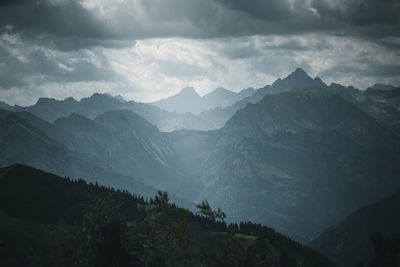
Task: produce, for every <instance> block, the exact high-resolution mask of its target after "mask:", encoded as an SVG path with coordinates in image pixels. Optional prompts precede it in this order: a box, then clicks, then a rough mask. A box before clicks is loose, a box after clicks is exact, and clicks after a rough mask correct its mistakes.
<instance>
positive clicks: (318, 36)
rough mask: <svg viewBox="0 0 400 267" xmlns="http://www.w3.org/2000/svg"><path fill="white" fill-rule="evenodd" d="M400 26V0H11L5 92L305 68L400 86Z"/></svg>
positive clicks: (204, 79) (2, 68) (4, 43)
mask: <svg viewBox="0 0 400 267" xmlns="http://www.w3.org/2000/svg"><path fill="white" fill-rule="evenodd" d="M399 33H400V2H399V1H398V0H355V1H346V0H335V1H332V0H319V1H317V0H270V1H265V0H254V1H245V0H229V1H228V0H202V1H197V0H168V1H166V0H129V1H128V0H118V1H109V0H82V1H80V0H76V1H73V0H37V1H34V0H18V1H15V0H13V1H2V2H1V4H0V98H1V99H4V100H7V101H9V102H12V103H20V104H26V103H31V102H33V101H34V100H35V98H37V97H38V96H41V95H46V96H52V97H61V98H62V97H65V96H67V95H68V94H74V96H75V97H81V96H85V95H86V94H87V93H91V92H94V91H102V90H103V91H107V92H111V93H122V94H123V95H125V96H126V97H128V98H129V97H132V98H135V99H139V100H144V101H152V100H155V99H157V98H159V97H165V96H168V95H170V94H172V93H174V92H176V91H177V90H179V89H180V88H181V87H184V86H188V85H192V86H194V87H195V88H196V89H198V90H199V91H200V92H202V93H205V92H208V91H210V90H211V89H213V88H214V87H217V86H224V87H227V88H229V89H233V90H239V89H241V88H246V87H249V86H254V87H260V86H263V85H265V84H267V83H270V82H272V81H273V80H274V79H275V78H277V77H279V76H283V75H286V74H287V73H288V72H290V71H291V70H293V69H294V68H296V67H298V66H301V67H303V68H304V69H306V70H308V71H309V72H310V73H311V74H312V75H317V76H320V77H321V78H323V79H325V80H327V81H328V82H329V81H337V82H342V83H344V84H347V85H350V84H351V85H354V86H356V87H366V86H368V85H370V84H372V83H374V82H377V81H379V82H386V83H394V84H395V85H400V63H398V62H400V60H399V59H400V52H399V51H400V49H399V48H400V34H399ZM49 88H54V89H49ZM79 88H80V89H79Z"/></svg>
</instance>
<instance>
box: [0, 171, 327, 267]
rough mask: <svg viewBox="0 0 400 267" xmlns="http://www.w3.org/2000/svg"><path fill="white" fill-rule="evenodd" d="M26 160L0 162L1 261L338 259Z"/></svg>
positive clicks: (203, 210) (262, 262) (218, 214)
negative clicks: (33, 165) (24, 163)
mask: <svg viewBox="0 0 400 267" xmlns="http://www.w3.org/2000/svg"><path fill="white" fill-rule="evenodd" d="M197 207H198V209H199V212H198V213H197V214H193V213H191V212H189V211H188V210H185V209H182V208H178V207H176V206H175V205H174V204H171V203H170V202H169V200H168V195H167V194H166V193H163V192H159V193H158V195H157V196H155V198H153V199H149V200H145V199H143V198H142V197H139V196H135V195H132V194H130V193H128V192H125V191H119V190H118V191H116V190H113V189H110V188H106V187H103V186H98V185H97V184H96V185H94V184H87V183H86V182H85V181H83V180H78V181H72V180H70V179H63V178H60V177H58V176H55V175H52V174H49V173H45V172H42V171H39V170H36V169H32V168H29V167H26V166H21V165H13V166H10V167H6V168H2V169H0V266H327V267H329V266H335V265H334V264H333V263H331V262H330V261H329V260H327V259H326V258H324V257H323V256H321V255H320V254H318V253H316V252H315V251H313V250H312V249H310V248H308V247H305V246H302V245H300V244H299V243H297V242H295V241H293V240H291V239H289V238H287V237H284V236H283V235H281V234H279V233H277V232H275V231H274V230H273V229H271V228H268V227H265V226H261V225H259V224H254V223H250V222H247V223H240V224H229V225H227V224H226V223H225V222H224V218H225V214H224V213H223V212H222V211H220V210H217V211H215V210H212V209H211V207H210V206H209V205H208V203H207V201H204V202H202V203H201V204H199V205H198V206H197Z"/></svg>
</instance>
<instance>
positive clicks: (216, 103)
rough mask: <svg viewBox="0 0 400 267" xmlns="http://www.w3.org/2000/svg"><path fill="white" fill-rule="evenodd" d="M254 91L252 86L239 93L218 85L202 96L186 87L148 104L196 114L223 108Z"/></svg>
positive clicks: (191, 88)
mask: <svg viewBox="0 0 400 267" xmlns="http://www.w3.org/2000/svg"><path fill="white" fill-rule="evenodd" d="M254 92H255V90H254V89H253V88H248V89H244V90H242V91H240V92H239V93H235V92H232V91H230V90H227V89H225V88H222V87H219V88H216V89H215V90H213V91H212V92H210V93H208V94H206V95H204V96H200V95H199V94H198V93H197V92H196V90H195V89H194V88H193V87H187V88H184V89H182V90H181V91H180V92H179V93H177V94H176V95H173V96H170V97H168V98H165V99H161V100H159V101H156V102H153V103H150V104H152V105H155V106H157V107H159V108H162V109H165V110H168V111H172V112H178V113H185V112H191V113H193V114H198V113H200V112H202V111H205V110H209V109H212V108H215V107H222V108H223V107H227V106H231V105H233V104H234V103H235V102H237V101H239V100H241V99H243V98H245V97H248V96H251V95H252V94H254Z"/></svg>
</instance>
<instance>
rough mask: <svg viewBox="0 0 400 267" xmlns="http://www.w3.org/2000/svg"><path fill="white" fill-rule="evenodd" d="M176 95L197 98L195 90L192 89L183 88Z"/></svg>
mask: <svg viewBox="0 0 400 267" xmlns="http://www.w3.org/2000/svg"><path fill="white" fill-rule="evenodd" d="M178 95H185V96H196V97H197V96H199V94H198V93H197V92H196V90H195V89H194V88H193V87H185V88H183V89H182V90H180V91H179V93H178Z"/></svg>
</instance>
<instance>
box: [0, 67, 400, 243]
mask: <svg viewBox="0 0 400 267" xmlns="http://www.w3.org/2000/svg"><path fill="white" fill-rule="evenodd" d="M372 90H375V89H372ZM397 90H398V89H396V88H394V89H392V90H390V91H387V90H381V91H382V92H383V93H382V95H380V92H381V91H380V92H379V97H381V98H379V99H383V100H380V101H385V103H383V102H380V103H382V105H383V107H381V108H379V106H376V107H375V106H374V108H373V109H372V108H371V106H370V105H369V104H368V101H364V100H363V99H365V97H366V95H367V96H368V98H371V97H372V96H370V95H369V94H370V93H369V91H368V90H367V91H360V90H357V89H354V88H352V87H344V86H341V85H338V84H331V85H329V86H328V85H326V84H325V83H324V82H322V81H321V80H320V79H319V78H314V79H313V78H311V77H309V76H308V75H307V74H306V73H305V72H304V71H303V70H301V69H297V70H296V71H294V72H293V73H292V74H290V75H289V76H287V77H286V78H284V79H278V80H277V81H276V82H274V83H273V84H272V85H268V86H265V87H264V88H260V89H258V90H256V91H255V93H254V94H252V95H250V96H247V97H245V98H242V99H241V100H239V101H238V102H236V103H234V104H233V105H231V106H228V107H223V106H222V107H217V108H214V109H211V110H209V111H203V112H201V113H200V114H198V115H193V114H191V113H185V114H179V113H172V112H169V111H163V110H161V109H160V108H158V107H155V106H152V105H149V104H142V103H136V102H133V101H129V102H127V101H124V100H123V99H122V100H121V99H116V98H114V97H110V96H107V95H101V94H94V95H93V96H91V97H89V98H84V99H82V100H80V101H76V100H74V99H72V98H67V99H65V100H63V101H56V100H52V99H40V100H39V101H38V102H37V103H36V104H35V105H33V106H30V107H18V106H14V107H11V106H6V105H5V104H2V106H4V108H6V109H8V111H5V110H3V111H1V113H0V118H1V120H2V123H1V124H0V125H1V131H0V133H1V136H0V139H1V141H0V149H1V151H4V153H2V155H1V156H0V166H7V165H10V164H14V163H19V164H25V165H29V166H33V167H36V168H40V169H43V170H45V171H50V172H53V173H55V174H58V175H61V176H70V177H85V178H86V179H88V180H89V181H96V180H97V181H99V182H100V183H101V184H104V185H107V186H113V187H118V188H125V189H128V190H129V191H131V192H136V193H141V194H143V193H142V192H141V190H144V191H145V190H148V191H146V192H149V194H150V193H151V192H152V190H154V189H153V188H156V189H162V190H167V191H169V192H170V193H171V194H173V195H174V196H175V197H176V199H178V200H179V201H180V203H183V205H186V206H190V203H193V202H199V201H200V200H202V199H207V200H208V201H209V202H210V203H211V204H212V205H213V206H216V207H220V208H221V209H223V210H224V211H225V212H226V213H227V214H228V220H231V221H243V220H252V221H254V222H258V223H263V224H266V225H270V226H272V227H274V228H275V229H276V230H278V231H280V232H282V233H285V234H287V235H289V236H290V237H292V238H295V239H297V240H299V241H302V242H304V243H307V242H308V241H310V240H311V239H313V238H315V237H317V236H318V235H319V234H320V233H321V232H322V231H323V230H325V229H326V228H327V227H328V226H330V225H333V224H335V223H337V222H339V221H340V220H342V219H343V218H345V216H347V215H348V214H350V213H351V212H353V211H355V210H356V209H357V208H359V207H361V206H364V205H367V204H370V203H372V202H374V201H377V200H379V199H381V198H384V197H386V196H388V195H390V194H392V193H394V192H395V191H396V190H398V188H399V186H400V181H399V180H398V173H400V166H399V165H398V162H399V160H400V158H399V157H400V153H399V152H400V142H399V132H398V128H397V127H396V125H397V124H396V118H397V121H398V120H399V118H400V117H398V115H397V113H396V112H395V111H394V110H395V108H394V107H396V105H397V104H398V102H397V100H398V99H397V98H396V92H397ZM186 91H188V93H190V91H192V89H189V90H186ZM191 94H193V92H191ZM374 97H375V96H374ZM171 99H173V98H170V100H171ZM389 99H390V101H389ZM375 102H376V101H375ZM10 109H11V111H10ZM382 110H384V112H386V113H385V114H389V115H390V117H391V118H392V119H390V120H389V119H385V118H386V117H384V116H381V112H380V111H382ZM21 111H22V112H21ZM382 112H383V111H382ZM185 118H188V119H187V120H186V121H185ZM193 118H195V120H197V121H200V122H204V121H207V122H208V123H210V124H209V125H214V126H213V127H210V128H211V129H213V130H208V131H204V130H202V131H199V130H193V128H192V127H189V126H187V127H183V124H182V123H183V122H185V123H187V125H194V122H193V121H192V119H193ZM175 120H179V125H180V126H179V127H178V126H177V125H178V123H176V121H175ZM175 128H178V129H181V130H176V131H172V132H169V130H173V129H175ZM194 128H196V127H194ZM160 130H163V131H160ZM166 131H168V132H166ZM137 184H138V185H140V186H142V187H145V188H146V189H141V188H140V187H139V186H137Z"/></svg>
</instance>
